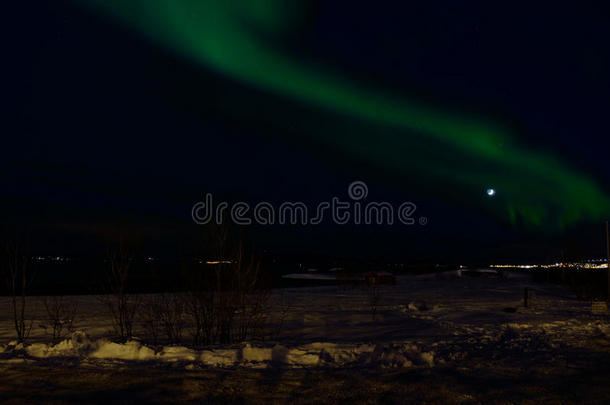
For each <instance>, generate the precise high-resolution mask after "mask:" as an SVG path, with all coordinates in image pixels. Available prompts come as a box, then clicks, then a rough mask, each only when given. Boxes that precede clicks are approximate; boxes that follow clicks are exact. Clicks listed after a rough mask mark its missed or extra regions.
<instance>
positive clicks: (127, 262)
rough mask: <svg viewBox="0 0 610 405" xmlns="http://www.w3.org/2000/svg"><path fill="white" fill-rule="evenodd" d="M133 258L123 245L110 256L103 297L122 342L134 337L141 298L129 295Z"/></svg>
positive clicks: (115, 330) (102, 299)
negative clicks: (128, 287) (105, 289)
mask: <svg viewBox="0 0 610 405" xmlns="http://www.w3.org/2000/svg"><path fill="white" fill-rule="evenodd" d="M132 260H133V257H132V256H131V255H130V254H129V253H128V252H127V251H126V250H125V248H124V247H123V245H122V244H121V245H120V246H119V248H118V249H116V250H112V251H110V252H109V254H108V258H107V263H108V272H107V280H106V281H107V286H106V288H107V291H108V294H105V295H103V296H102V297H101V301H102V303H103V304H104V305H105V306H106V308H107V309H108V311H109V313H110V316H111V319H112V326H113V329H114V333H115V335H116V337H117V338H118V339H119V340H120V341H126V340H129V339H130V338H131V337H132V336H133V327H134V319H135V316H136V312H137V310H138V306H139V304H140V298H139V297H138V296H137V295H135V294H128V293H127V280H128V274H129V269H130V267H131V262H132Z"/></svg>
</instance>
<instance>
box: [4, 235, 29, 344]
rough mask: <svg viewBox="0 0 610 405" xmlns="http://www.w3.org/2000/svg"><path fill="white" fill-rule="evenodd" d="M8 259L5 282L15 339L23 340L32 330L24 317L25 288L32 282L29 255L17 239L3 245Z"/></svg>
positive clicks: (25, 305)
mask: <svg viewBox="0 0 610 405" xmlns="http://www.w3.org/2000/svg"><path fill="white" fill-rule="evenodd" d="M5 252H6V257H7V259H8V260H7V261H8V266H7V268H8V271H7V274H6V282H7V286H8V290H9V294H10V308H11V312H12V315H13V324H14V327H15V332H16V333H17V341H18V342H25V341H26V340H27V338H28V337H29V336H30V332H31V330H32V321H31V320H30V321H29V322H28V320H27V319H26V307H27V304H28V301H27V299H26V294H27V290H28V288H29V287H30V285H31V284H32V277H31V274H29V273H28V264H29V257H28V255H27V253H26V249H25V248H24V247H23V245H22V244H20V243H19V242H18V241H9V242H7V243H6V246H5Z"/></svg>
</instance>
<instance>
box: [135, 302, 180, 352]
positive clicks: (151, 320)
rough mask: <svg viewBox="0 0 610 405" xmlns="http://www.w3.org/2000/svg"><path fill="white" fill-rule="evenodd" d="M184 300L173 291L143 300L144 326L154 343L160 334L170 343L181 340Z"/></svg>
mask: <svg viewBox="0 0 610 405" xmlns="http://www.w3.org/2000/svg"><path fill="white" fill-rule="evenodd" d="M186 302H187V301H186V300H185V299H184V298H183V297H182V296H181V295H180V294H175V293H164V294H154V295H151V296H149V297H148V298H147V299H146V300H145V301H144V309H143V310H142V318H143V321H144V327H145V329H146V330H147V332H148V334H149V335H150V336H151V338H152V339H153V341H154V342H155V343H157V341H158V339H159V338H160V337H161V335H163V336H164V337H165V338H166V339H167V342H168V343H170V344H174V343H179V342H180V341H181V340H182V334H183V331H184V327H185V305H186Z"/></svg>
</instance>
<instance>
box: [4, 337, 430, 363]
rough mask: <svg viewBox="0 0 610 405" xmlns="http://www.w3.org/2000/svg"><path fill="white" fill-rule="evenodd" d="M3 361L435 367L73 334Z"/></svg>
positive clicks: (336, 354)
mask: <svg viewBox="0 0 610 405" xmlns="http://www.w3.org/2000/svg"><path fill="white" fill-rule="evenodd" d="M0 354H2V357H3V358H4V359H5V360H10V359H11V358H15V357H23V355H24V354H25V355H26V357H29V358H37V359H47V358H52V357H71V358H74V357H76V358H83V359H88V360H95V359H99V360H122V361H157V362H189V363H191V364H193V363H194V364H200V365H203V366H210V367H251V368H265V367H268V366H271V365H273V366H280V367H296V368H298V367H345V366H356V365H360V366H366V365H369V366H379V367H412V366H428V367H432V366H434V352H425V351H422V350H421V348H420V347H418V346H417V345H414V344H410V343H392V344H377V345H375V344H338V343H329V342H315V343H310V344H306V345H300V346H294V347H289V346H284V345H280V344H275V345H266V346H262V345H261V346H255V345H252V344H250V343H246V344H242V345H238V346H234V347H227V348H214V349H204V350H195V349H191V348H188V347H184V346H165V347H162V348H160V349H158V350H157V351H155V350H154V349H153V348H151V347H148V346H146V345H144V344H142V343H141V342H139V341H137V340H130V341H128V342H126V343H115V342H111V341H109V340H107V339H98V340H91V339H90V338H89V337H88V336H87V335H86V334H85V333H83V332H75V333H74V334H73V335H72V336H71V337H70V338H69V339H66V340H64V341H62V342H60V343H58V344H56V345H47V344H43V343H34V344H31V345H27V346H25V347H24V346H23V345H21V344H19V345H18V344H17V343H16V342H11V343H10V344H9V345H7V346H0Z"/></svg>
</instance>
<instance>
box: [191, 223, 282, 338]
mask: <svg viewBox="0 0 610 405" xmlns="http://www.w3.org/2000/svg"><path fill="white" fill-rule="evenodd" d="M206 247H207V252H206V254H207V256H208V257H212V258H214V260H205V261H202V263H199V264H198V265H197V266H195V269H193V270H194V271H191V277H190V279H189V291H188V293H187V294H186V295H185V297H186V306H185V309H186V312H187V314H188V316H189V318H190V320H191V326H192V332H193V333H192V334H193V340H194V343H195V344H196V345H206V344H212V343H231V342H236V341H244V340H246V339H248V338H250V337H253V336H254V335H255V334H256V331H257V330H259V329H260V325H261V324H262V323H263V322H264V320H265V316H266V310H267V302H268V299H269V294H270V292H269V290H267V289H264V288H262V287H261V283H260V281H261V280H260V261H259V260H258V258H257V257H256V255H255V254H253V253H252V252H248V251H247V250H246V249H245V247H244V243H243V239H242V238H241V237H235V236H234V235H233V234H231V233H230V232H229V228H228V227H227V226H225V225H222V226H219V227H217V228H214V229H212V232H211V237H210V238H209V240H208V245H207V246H206Z"/></svg>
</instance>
